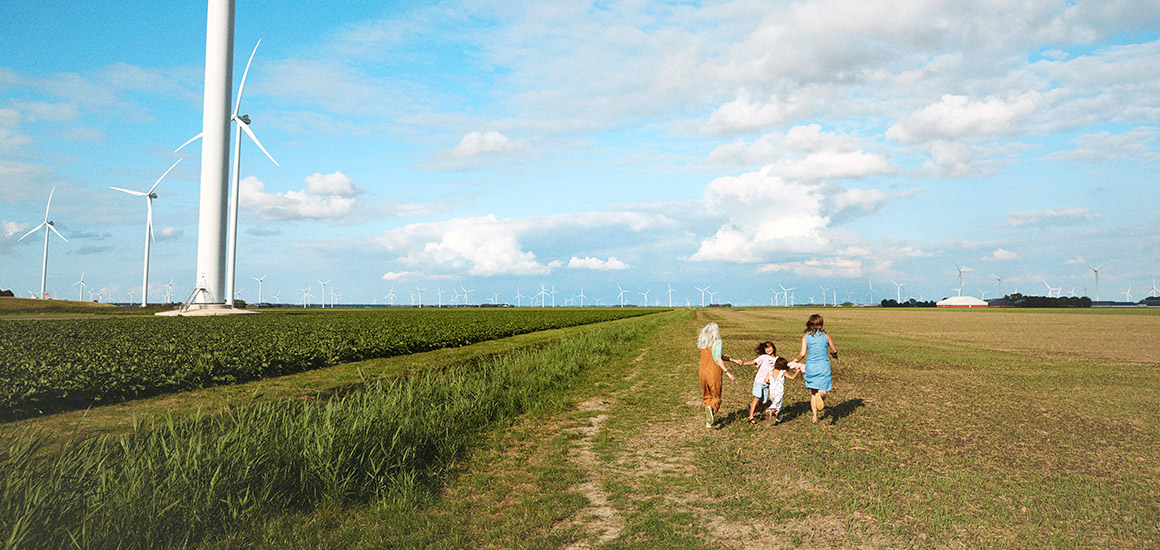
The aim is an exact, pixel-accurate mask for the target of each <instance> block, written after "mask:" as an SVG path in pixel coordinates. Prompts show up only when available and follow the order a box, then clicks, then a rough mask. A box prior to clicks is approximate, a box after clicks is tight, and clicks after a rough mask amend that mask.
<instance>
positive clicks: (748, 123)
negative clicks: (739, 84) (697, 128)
mask: <svg viewBox="0 0 1160 550" xmlns="http://www.w3.org/2000/svg"><path fill="white" fill-rule="evenodd" d="M827 95H829V94H827V93H826V92H825V91H823V89H822V87H821V86H817V85H810V86H802V87H799V88H795V89H794V90H793V91H791V92H790V93H787V94H786V95H785V97H784V98H781V97H778V95H776V94H774V95H773V96H772V97H770V99H769V101H768V102H766V103H764V104H762V103H760V102H755V101H753V96H752V95H751V94H750V92H749V90H748V89H746V88H741V89H739V90H737V97H736V99H734V100H733V101H730V102H728V103H725V104H722V105H721V106H720V107H718V108H717V110H716V111H713V114H712V115H710V116H709V121H708V122H707V123H706V124H705V132H706V133H708V134H710V135H730V134H738V133H749V132H753V131H757V130H761V129H763V128H769V127H771V126H779V125H781V124H785V123H787V122H792V121H793V120H796V119H798V118H800V117H802V116H803V115H805V114H807V113H810V112H814V111H816V110H818V109H819V108H821V107H822V106H824V105H825V104H826V100H827Z"/></svg>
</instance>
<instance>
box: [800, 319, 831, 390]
mask: <svg viewBox="0 0 1160 550" xmlns="http://www.w3.org/2000/svg"><path fill="white" fill-rule="evenodd" d="M829 352H830V340H829V338H828V337H827V336H826V333H825V332H823V331H820V330H819V331H818V332H817V333H816V334H808V333H807V334H806V369H805V372H804V374H803V378H805V381H806V387H807V388H809V389H811V390H823V391H830V353H829Z"/></svg>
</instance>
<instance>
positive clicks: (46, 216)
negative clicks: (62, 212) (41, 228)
mask: <svg viewBox="0 0 1160 550" xmlns="http://www.w3.org/2000/svg"><path fill="white" fill-rule="evenodd" d="M53 193H56V187H55V186H54V187H53V188H52V191H49V192H48V204H46V205H45V206H44V221H46V222H47V221H48V209H49V208H50V207H51V206H52V194H53Z"/></svg>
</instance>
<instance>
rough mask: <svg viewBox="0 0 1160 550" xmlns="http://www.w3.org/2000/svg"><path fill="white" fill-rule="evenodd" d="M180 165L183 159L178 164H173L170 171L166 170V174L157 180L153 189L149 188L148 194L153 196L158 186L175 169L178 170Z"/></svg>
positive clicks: (178, 160)
mask: <svg viewBox="0 0 1160 550" xmlns="http://www.w3.org/2000/svg"><path fill="white" fill-rule="evenodd" d="M178 164H181V159H177V162H175V163H173V166H170V167H169V170H166V171H165V173H164V174H161V177H159V178H157V182H156V183H154V184H153V187H150V188H149V193H147V194H152V193H153V190H154V189H157V186H158V185H160V184H161V180H163V179H165V176H168V175H169V172H171V171H172V170H173V169H174V168H177V165H178Z"/></svg>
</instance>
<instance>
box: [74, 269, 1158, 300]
mask: <svg viewBox="0 0 1160 550" xmlns="http://www.w3.org/2000/svg"><path fill="white" fill-rule="evenodd" d="M73 284H74V285H81V292H80V294H78V295H77V301H78V302H83V301H85V272H84V271H82V272H81V279H80V280H79V281H77V282H75V283H73ZM1152 286H1155V285H1152Z"/></svg>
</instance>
